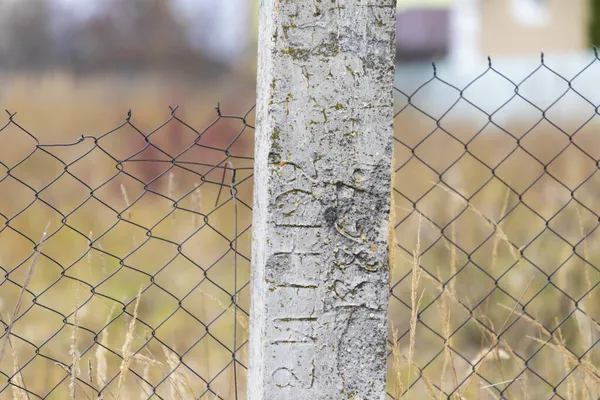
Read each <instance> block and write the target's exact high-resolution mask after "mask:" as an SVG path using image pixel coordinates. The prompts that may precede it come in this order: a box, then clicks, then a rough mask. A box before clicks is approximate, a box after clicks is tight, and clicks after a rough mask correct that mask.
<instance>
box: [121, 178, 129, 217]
mask: <svg viewBox="0 0 600 400" xmlns="http://www.w3.org/2000/svg"><path fill="white" fill-rule="evenodd" d="M120 187H121V195H122V196H123V200H124V201H125V208H126V209H127V218H129V219H131V208H130V207H131V203H130V202H129V195H128V194H127V189H126V188H125V185H123V184H122V183H121V185H120Z"/></svg>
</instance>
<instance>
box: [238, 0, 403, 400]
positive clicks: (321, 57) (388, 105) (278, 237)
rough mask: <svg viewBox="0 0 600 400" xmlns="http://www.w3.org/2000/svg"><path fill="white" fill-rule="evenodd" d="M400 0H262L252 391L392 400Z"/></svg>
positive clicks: (253, 398)
mask: <svg viewBox="0 0 600 400" xmlns="http://www.w3.org/2000/svg"><path fill="white" fill-rule="evenodd" d="M395 10H396V0H261V5H260V28H259V30H260V33H259V66H258V104H257V137H256V153H255V159H256V161H255V162H256V165H255V192H254V208H253V213H254V217H253V256H252V257H253V258H252V262H253V265H252V268H253V270H252V298H251V302H252V306H251V316H250V318H251V323H250V361H249V368H250V371H249V376H248V385H249V387H248V398H249V399H250V400H262V399H273V400H281V399H294V400H303V399H306V400H308V399H310V400H314V399H378V400H379V399H381V400H383V399H384V398H385V374H386V344H387V343H386V342H387V301H388V276H389V274H388V269H389V262H388V227H389V223H390V175H391V159H392V146H393V145H392V140H393V130H392V121H393V92H392V90H393V83H394V51H395V44H394V40H395V15H396V14H395Z"/></svg>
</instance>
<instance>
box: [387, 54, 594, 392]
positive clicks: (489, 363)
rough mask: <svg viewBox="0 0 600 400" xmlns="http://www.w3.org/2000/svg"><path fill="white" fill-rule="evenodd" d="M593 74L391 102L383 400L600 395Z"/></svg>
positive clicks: (495, 81)
mask: <svg viewBox="0 0 600 400" xmlns="http://www.w3.org/2000/svg"><path fill="white" fill-rule="evenodd" d="M599 66H600V63H599V60H598V56H597V54H596V57H595V58H594V59H593V60H592V61H591V62H590V63H589V64H588V65H587V66H585V67H584V68H582V70H581V71H579V72H578V73H577V74H576V75H574V76H570V77H563V76H561V75H560V74H559V73H558V72H556V71H555V70H553V69H552V67H551V66H549V65H548V64H547V63H546V62H545V61H544V57H543V55H542V59H541V62H540V64H539V65H537V66H536V68H534V69H533V70H532V71H531V73H530V74H528V75H527V76H526V77H525V78H524V79H522V80H520V81H514V80H511V79H510V78H508V77H507V76H506V75H504V74H503V73H502V72H501V71H500V70H498V69H496V68H495V67H494V65H493V64H492V62H491V60H490V61H489V67H488V68H487V70H486V71H485V72H483V73H482V74H481V75H480V76H478V77H477V78H476V79H474V80H472V81H471V82H469V83H468V84H467V85H465V86H461V87H457V86H454V85H453V84H452V83H449V82H447V81H445V80H444V79H443V78H442V77H441V76H439V75H438V73H437V71H436V69H435V65H434V68H433V71H432V76H431V79H430V80H428V81H427V82H425V83H424V84H423V85H422V86H420V87H419V88H417V89H416V90H414V91H410V92H406V91H401V90H397V91H396V94H397V114H396V117H395V123H396V128H395V129H396V135H395V136H396V147H395V162H396V168H395V177H394V190H393V192H394V194H393V196H394V201H395V212H396V216H395V221H396V222H395V228H396V240H397V245H398V246H397V248H398V250H397V253H396V254H395V261H394V263H393V265H392V269H391V274H392V283H391V292H390V294H391V297H390V311H389V315H390V346H391V348H390V353H389V364H388V365H389V369H388V370H389V375H388V382H389V385H388V394H389V397H390V398H394V399H399V398H408V397H411V398H436V399H437V398H447V399H475V398H476V399H597V398H598V397H599V396H600V391H599V388H600V386H599V383H600V370H599V364H598V362H599V358H598V357H600V353H599V349H600V348H599V346H598V342H599V340H600V334H599V333H600V332H599V329H598V328H599V327H600V325H598V321H600V307H599V304H600V298H599V296H600V288H599V287H598V285H599V284H600V274H599V272H600V270H599V269H598V262H599V261H600V260H599V259H598V256H599V255H600V253H599V250H600V248H599V247H598V240H597V239H598V238H597V236H598V234H599V233H600V231H599V230H598V227H599V222H598V221H599V220H600V208H599V203H598V195H599V186H598V185H599V183H600V182H599V178H600V173H599V172H598V166H599V162H598V160H599V159H600V154H599V152H598V129H599V128H600V125H599V119H598V104H600V102H599V100H600V99H598V98H597V93H594V88H593V87H590V86H589V83H590V82H597V78H598V72H599V70H598V67H599Z"/></svg>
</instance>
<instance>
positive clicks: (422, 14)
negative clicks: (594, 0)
mask: <svg viewBox="0 0 600 400" xmlns="http://www.w3.org/2000/svg"><path fill="white" fill-rule="evenodd" d="M589 3H590V0H568V1H565V0H399V2H398V27H397V35H398V39H397V54H398V67H397V71H398V72H397V85H398V86H399V88H400V89H402V90H403V91H404V92H405V93H412V92H413V91H414V90H416V89H417V88H418V87H419V86H420V85H422V84H423V83H425V82H427V81H428V80H429V79H431V76H432V70H431V66H430V63H431V61H435V62H436V65H437V71H438V76H439V77H441V79H443V80H445V81H446V82H450V83H452V84H454V85H456V86H457V87H465V86H466V85H467V84H469V83H470V82H472V81H473V79H474V78H476V77H477V76H478V75H480V74H481V73H483V72H484V71H486V69H487V68H488V62H487V56H490V57H491V59H492V60H493V65H494V67H496V68H497V70H499V71H501V72H502V74H503V75H504V76H505V77H508V78H509V79H510V80H511V81H512V82H513V83H514V84H520V83H521V82H522V81H523V79H525V78H526V77H527V76H528V75H529V74H530V73H531V72H532V71H533V70H534V69H536V68H537V67H539V66H540V53H541V52H542V51H543V52H544V53H545V54H546V61H547V63H548V65H551V66H552V68H553V69H554V70H555V71H557V72H558V73H560V74H561V75H562V76H564V77H566V78H567V79H570V78H572V77H574V76H575V75H576V74H577V73H578V72H579V71H581V69H582V68H583V67H584V66H585V65H587V64H588V63H590V62H591V61H592V60H593V59H594V58H593V55H592V54H591V49H590V46H589V44H590V38H589V32H590V25H591V26H595V25H598V22H597V21H595V20H593V19H592V18H591V17H590V7H589ZM598 8H599V9H600V7H598ZM592 31H593V29H592ZM599 36H600V35H599ZM586 79H588V78H587V75H585V74H583V75H581V76H579V77H578V78H577V79H576V80H575V81H574V83H575V84H576V86H577V88H578V90H580V91H581V92H585V91H586V90H587V87H590V86H591V85H590V83H591V82H587V81H586ZM484 80H485V84H483V82H484ZM513 83H510V82H509V81H507V80H506V79H504V78H502V77H499V75H497V74H495V73H490V74H487V75H486V76H484V77H483V78H481V81H480V82H479V83H475V84H473V85H471V86H469V89H468V90H467V91H466V92H465V93H464V96H465V98H467V99H471V100H472V101H473V102H475V103H477V104H479V105H481V106H482V108H483V109H484V110H486V112H488V113H494V112H495V111H496V110H498V108H499V107H502V104H503V102H504V101H506V100H508V99H509V98H511V96H514V90H515V88H514V85H513ZM483 88H484V89H483ZM437 89H439V87H438V88H437ZM447 89H448V90H444V91H440V90H433V91H431V93H430V92H429V90H430V88H429V87H425V88H422V89H420V95H421V96H423V98H428V99H429V101H428V103H427V105H428V107H429V108H430V109H429V110H428V111H429V112H430V113H431V114H432V115H438V116H440V115H442V114H443V113H444V112H445V111H446V110H448V107H450V106H451V105H452V104H454V102H456V101H457V100H458V98H459V93H458V92H457V91H456V90H453V89H449V88H447ZM519 89H520V92H521V93H526V95H527V96H528V98H529V99H533V101H534V103H535V102H536V101H537V100H538V99H539V101H540V102H539V104H536V105H537V106H538V107H539V108H540V109H544V108H545V107H548V106H549V105H548V104H543V103H542V99H548V98H558V97H559V96H560V95H561V94H562V93H564V91H565V90H567V89H568V84H567V83H566V81H565V80H564V79H562V78H559V77H557V76H556V75H554V74H552V73H550V72H548V73H544V72H541V73H538V74H536V76H535V77H534V78H531V79H529V80H528V82H527V84H525V85H522V86H519ZM490 93H494V95H493V96H490V95H489V94H490ZM588 96H591V97H590V98H594V96H595V95H594V94H592V93H590V94H588ZM595 97H598V99H597V100H598V102H599V103H598V104H600V96H595ZM561 101H562V102H567V103H568V102H572V103H573V104H563V105H562V106H561V107H560V112H561V113H563V114H564V115H563V116H562V117H564V118H567V117H569V118H570V116H575V115H577V114H578V113H581V112H584V110H586V108H585V107H577V106H576V99H573V98H571V97H569V96H566V97H564V98H563V99H562V100H561ZM466 109H468V107H463V108H461V107H456V108H455V109H454V110H453V112H452V113H451V114H450V115H448V117H447V118H456V119H458V120H460V119H468V118H470V117H469V115H467V114H468V113H465V110H466ZM471 111H473V110H471ZM532 112H533V113H537V112H538V111H536V110H535V109H534V108H533V107H530V108H528V107H521V108H514V109H512V110H510V112H509V111H508V110H506V109H504V110H503V118H505V119H510V118H517V119H518V118H521V117H523V118H526V117H527V115H526V114H527V113H529V114H530V115H531V113H532ZM477 113H478V111H474V112H473V113H472V115H475V114H477ZM495 117H497V118H499V116H498V115H496V116H495Z"/></svg>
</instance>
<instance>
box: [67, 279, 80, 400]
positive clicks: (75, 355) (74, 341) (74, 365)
mask: <svg viewBox="0 0 600 400" xmlns="http://www.w3.org/2000/svg"><path fill="white" fill-rule="evenodd" d="M75 284H76V286H75V311H74V312H73V331H72V332H71V348H70V349H69V354H70V355H71V369H70V375H71V377H70V379H69V395H70V396H71V399H75V385H76V383H77V377H78V376H79V360H80V359H81V354H80V353H79V349H78V346H77V345H78V339H79V338H78V336H79V307H80V302H79V269H78V270H77V281H76V283H75Z"/></svg>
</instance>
